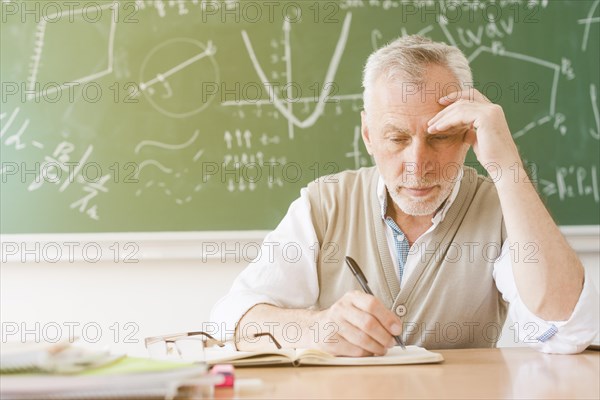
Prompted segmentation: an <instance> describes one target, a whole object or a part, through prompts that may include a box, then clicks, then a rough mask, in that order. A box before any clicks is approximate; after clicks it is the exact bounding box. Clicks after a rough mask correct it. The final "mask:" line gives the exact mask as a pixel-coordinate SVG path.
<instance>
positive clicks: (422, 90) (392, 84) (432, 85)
mask: <svg viewBox="0 0 600 400" xmlns="http://www.w3.org/2000/svg"><path fill="white" fill-rule="evenodd" d="M458 90H460V86H459V83H458V80H457V79H456V78H455V77H454V75H453V74H452V73H451V72H450V71H449V70H448V69H447V68H444V67H441V66H430V67H428V68H427V72H426V73H425V75H424V77H423V80H422V81H421V82H415V81H413V80H409V79H402V78H401V77H397V78H395V79H393V80H389V79H386V78H385V77H381V78H380V79H378V80H377V81H376V83H375V86H374V90H373V92H372V93H373V94H372V104H373V111H374V112H375V113H376V114H378V115H379V117H383V118H385V116H384V115H385V114H388V115H393V116H395V117H405V118H411V117H431V116H433V115H435V114H436V113H438V112H439V111H440V110H441V109H442V108H443V107H442V106H441V105H440V104H439V103H438V100H439V99H440V98H441V97H443V96H446V95H448V94H449V93H452V92H455V91H458ZM382 114H384V115H382Z"/></svg>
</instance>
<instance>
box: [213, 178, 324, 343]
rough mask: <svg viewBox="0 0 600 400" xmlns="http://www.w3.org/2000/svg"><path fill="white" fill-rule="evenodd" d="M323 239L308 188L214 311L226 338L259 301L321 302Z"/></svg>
mask: <svg viewBox="0 0 600 400" xmlns="http://www.w3.org/2000/svg"><path fill="white" fill-rule="evenodd" d="M318 249H319V245H318V242H317V236H316V234H315V230H314V227H313V225H312V218H311V213H310V203H309V201H308V196H307V193H306V189H302V190H301V192H300V197H299V198H298V199H296V200H295V201H294V202H293V203H292V204H291V205H290V207H289V209H288V212H287V214H286V215H285V217H284V218H283V219H282V220H281V222H280V223H279V225H278V226H277V228H275V230H274V231H272V232H270V233H269V234H268V235H267V236H266V237H265V239H264V241H263V243H262V244H261V246H260V253H259V254H258V255H257V257H256V259H254V260H253V261H252V262H251V263H250V264H249V265H248V267H246V268H245V269H244V270H243V271H242V273H241V274H240V275H239V276H238V277H237V278H236V279H235V281H234V282H233V285H232V287H231V289H230V291H229V293H228V294H227V295H225V296H224V297H223V298H221V299H220V300H219V301H218V302H217V303H216V304H215V305H214V307H213V309H212V311H211V316H210V319H211V322H212V323H216V324H217V326H218V329H219V333H220V336H221V338H224V339H228V338H229V337H231V336H232V335H233V333H234V331H235V328H236V325H237V323H238V322H239V321H240V319H241V318H242V317H243V316H244V314H246V313H247V312H248V310H250V309H251V308H252V307H254V306H255V305H257V304H262V303H265V304H272V305H274V306H278V307H283V308H303V309H304V308H309V307H311V306H312V305H314V304H315V303H316V300H317V297H318V295H319V283H318V279H317V272H316V261H315V260H316V257H317V254H318Z"/></svg>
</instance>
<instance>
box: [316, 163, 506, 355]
mask: <svg viewBox="0 0 600 400" xmlns="http://www.w3.org/2000/svg"><path fill="white" fill-rule="evenodd" d="M464 171H465V173H464V177H463V179H462V181H461V184H460V190H459V192H458V195H457V197H456V199H455V200H454V202H453V203H452V205H451V206H450V208H449V210H448V212H447V214H446V216H445V218H444V220H443V221H442V222H441V223H440V224H439V225H438V226H437V227H436V228H435V230H434V231H433V232H432V235H431V236H430V239H429V240H427V242H425V243H423V242H422V241H421V240H417V242H415V244H413V246H412V247H411V249H410V253H409V254H411V253H413V252H416V254H418V257H420V262H419V263H418V265H417V267H416V269H415V270H414V271H413V273H412V274H411V275H410V277H409V279H408V280H406V281H404V282H402V287H400V285H399V282H398V278H397V275H396V272H395V270H394V268H395V267H394V264H393V261H392V257H391V255H390V252H389V249H388V245H387V242H386V236H385V229H386V225H385V222H384V221H383V219H382V218H381V206H380V203H379V201H378V198H377V182H378V179H379V174H378V172H377V170H376V168H375V167H371V168H362V169H360V170H357V171H347V172H342V173H340V174H337V175H332V176H329V177H324V178H320V179H319V180H317V181H315V182H312V183H311V184H310V185H309V186H308V195H309V201H310V204H311V214H312V219H313V224H314V226H315V230H316V234H317V238H318V240H319V244H320V251H319V257H318V259H317V272H318V278H319V288H320V293H319V298H318V301H317V304H316V308H318V309H324V308H327V307H329V306H331V305H332V304H333V303H334V302H335V301H336V300H338V299H339V298H340V297H342V296H343V295H344V293H346V292H348V291H350V290H361V288H360V286H359V284H358V282H357V281H356V279H355V278H354V276H353V275H352V273H351V272H350V270H349V268H348V267H347V266H346V265H345V263H344V257H345V256H351V257H352V258H354V259H355V260H356V261H357V262H358V265H359V266H360V267H361V268H362V270H363V272H364V273H365V276H366V277H367V280H368V281H369V285H370V286H371V289H372V290H373V292H374V294H375V296H376V297H377V298H378V299H380V300H381V301H382V302H383V304H385V306H386V307H388V308H389V309H391V310H393V311H394V312H396V314H397V315H399V316H402V317H401V318H402V321H403V328H404V332H403V335H402V336H403V338H404V340H405V342H406V343H407V344H415V345H419V346H424V347H426V348H428V349H440V348H466V347H495V345H496V342H497V341H498V338H499V336H500V332H501V331H502V326H503V324H504V320H505V318H506V311H507V304H506V302H504V300H503V299H502V296H501V294H500V292H499V291H498V289H497V288H496V285H495V282H494V279H493V277H492V271H493V261H494V259H495V258H496V257H497V256H498V255H499V254H500V248H501V246H502V243H503V242H504V240H505V239H506V233H505V229H504V224H503V219H502V211H501V208H500V202H499V199H498V194H497V192H496V189H495V187H494V184H493V182H491V181H490V180H489V179H488V178H485V177H482V176H479V175H478V174H477V172H476V171H475V170H474V169H472V168H469V167H465V168H464Z"/></svg>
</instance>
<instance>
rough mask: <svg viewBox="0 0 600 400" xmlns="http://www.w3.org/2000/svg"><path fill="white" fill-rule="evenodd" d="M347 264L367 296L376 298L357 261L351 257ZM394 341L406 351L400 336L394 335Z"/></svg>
mask: <svg viewBox="0 0 600 400" xmlns="http://www.w3.org/2000/svg"><path fill="white" fill-rule="evenodd" d="M346 264H347V265H348V267H349V268H350V270H351V271H352V274H353V275H354V277H355V278H356V280H357V281H358V283H359V284H360V286H361V287H362V289H363V291H364V292H365V293H367V294H370V295H371V296H374V295H373V292H372V291H371V288H369V283H368V282H367V278H366V277H365V275H364V274H363V272H362V270H361V269H360V267H359V266H358V264H357V263H356V261H354V259H352V258H351V257H346ZM394 340H395V341H396V343H397V344H398V346H400V347H402V348H403V349H404V350H406V346H405V345H404V342H403V341H402V338H401V337H400V335H394Z"/></svg>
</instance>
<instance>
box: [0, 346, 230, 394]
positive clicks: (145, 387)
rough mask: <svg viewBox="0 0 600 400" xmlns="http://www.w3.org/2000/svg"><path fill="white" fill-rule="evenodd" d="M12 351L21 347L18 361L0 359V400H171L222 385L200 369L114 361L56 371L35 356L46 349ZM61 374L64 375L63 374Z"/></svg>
mask: <svg viewBox="0 0 600 400" xmlns="http://www.w3.org/2000/svg"><path fill="white" fill-rule="evenodd" d="M18 347H21V351H22V354H23V355H24V356H23V357H22V358H20V359H19V358H18V357H17V353H18V352H17V351H15V350H14V349H11V351H10V352H3V356H4V355H6V356H7V360H5V361H4V362H3V367H5V368H3V370H2V373H1V374H0V398H2V399H3V400H4V399H15V400H19V399H82V398H86V399H105V398H119V399H121V398H123V399H125V398H131V399H140V398H162V399H164V398H170V397H173V396H175V395H176V394H177V393H178V390H179V388H180V387H186V386H187V387H194V388H202V387H205V388H207V389H210V388H212V386H213V385H215V384H219V383H221V382H222V381H223V377H222V376H214V375H209V374H208V372H207V371H208V367H207V365H206V364H205V363H202V364H194V363H190V362H182V361H166V360H155V359H149V358H138V357H127V356H119V357H117V358H114V359H113V361H112V362H108V363H107V362H106V359H103V363H102V364H100V365H98V364H97V363H96V362H95V361H96V360H95V359H94V360H93V361H94V362H92V363H89V362H88V361H89V358H88V359H86V363H85V366H86V368H85V369H83V370H82V369H80V368H79V367H80V364H78V365H77V368H72V366H73V363H72V362H70V361H69V362H67V363H66V365H67V366H68V367H69V368H65V365H64V364H61V365H60V367H59V368H56V365H57V364H56V363H49V362H48V360H49V359H52V357H50V358H48V357H47V356H41V357H40V356H38V355H36V354H45V353H47V351H48V346H44V345H35V346H34V345H32V346H18ZM26 347H27V349H26ZM50 348H51V354H60V352H63V351H65V349H62V350H60V351H58V352H57V349H56V346H50ZM32 354H33V356H32ZM8 356H10V357H8ZM78 359H79V358H78ZM7 361H10V362H7ZM49 366H52V368H50V367H49ZM65 370H68V371H69V372H66V373H65V372H64V371H65ZM56 371H61V372H60V373H57V372H56Z"/></svg>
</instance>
